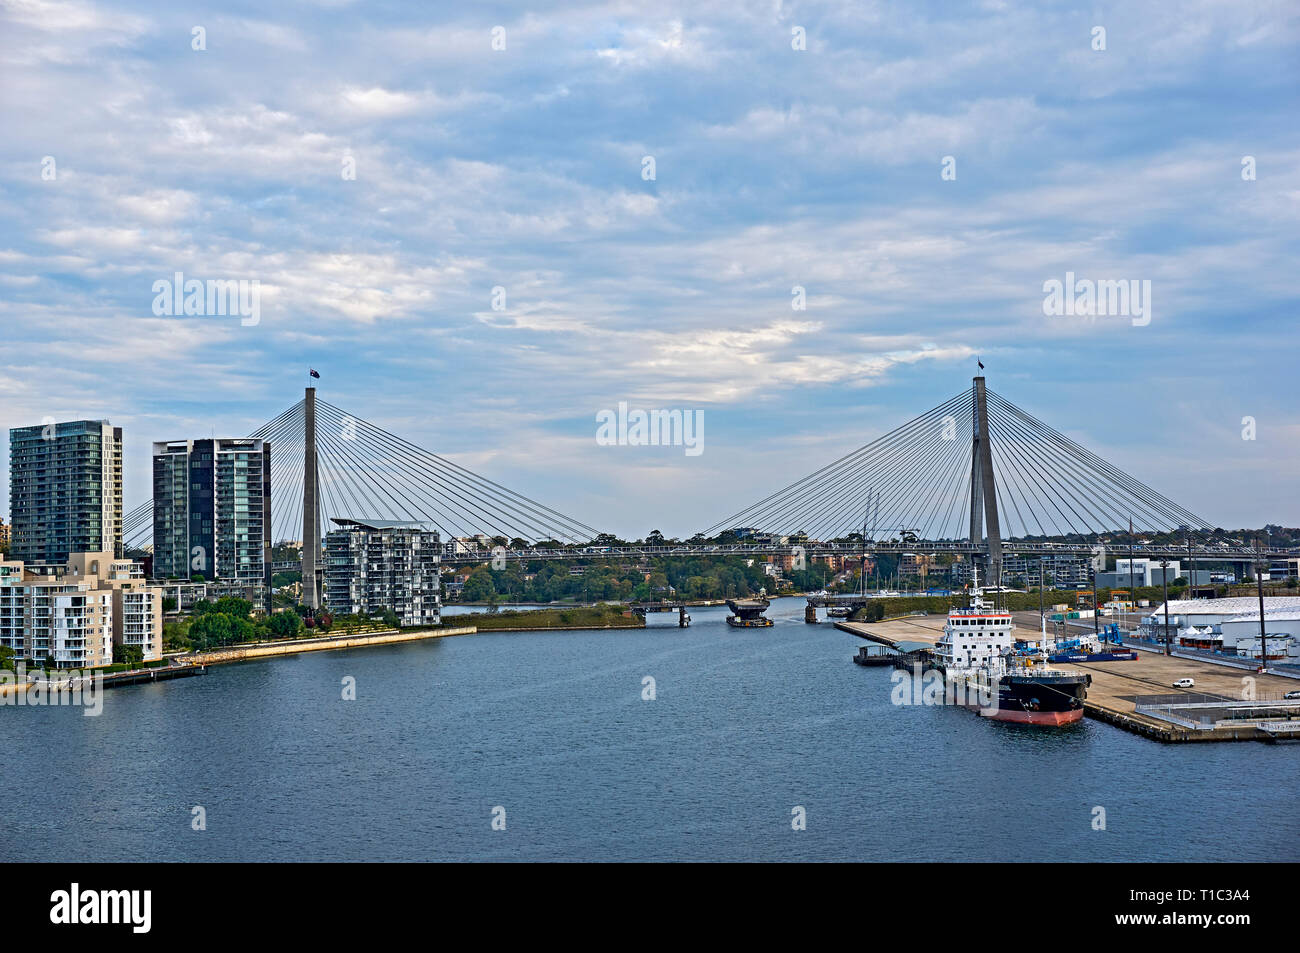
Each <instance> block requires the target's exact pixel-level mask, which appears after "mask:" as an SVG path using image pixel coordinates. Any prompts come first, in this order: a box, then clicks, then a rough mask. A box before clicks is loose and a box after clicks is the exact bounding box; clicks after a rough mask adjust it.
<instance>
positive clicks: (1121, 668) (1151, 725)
mask: <svg viewBox="0 0 1300 953" xmlns="http://www.w3.org/2000/svg"><path fill="white" fill-rule="evenodd" d="M1013 618H1014V620H1015V623H1016V627H1017V629H1019V630H1021V631H1024V632H1027V633H1036V632H1037V631H1038V613H1037V612H1016V613H1013ZM945 621H946V619H945V617H944V616H943V615H933V616H917V617H912V618H906V619H894V620H891V621H886V622H836V623H835V627H836V628H837V629H841V630H843V631H845V632H849V633H852V634H853V635H856V636H858V637H859V638H862V639H866V640H867V641H870V642H875V643H878V644H879V645H883V646H887V647H889V648H891V649H895V650H899V651H908V650H910V649H913V648H914V647H915V646H917V645H923V646H933V645H935V644H936V643H937V642H938V641H939V638H940V637H941V636H942V635H943V626H944V622H945ZM1067 667H1069V668H1074V669H1078V670H1080V671H1083V672H1087V673H1089V674H1090V675H1091V676H1092V685H1091V686H1090V687H1089V689H1088V697H1087V700H1086V701H1085V702H1084V714H1085V715H1086V716H1087V717H1089V718H1095V719H1097V720H1098V721H1104V722H1107V723H1108V724H1112V725H1115V726H1116V727H1117V728H1123V729H1124V730H1125V731H1131V732H1134V733H1135V734H1139V735H1142V736H1144V737H1146V738H1150V739H1152V740H1153V741H1160V742H1166V743H1178V742H1210V741H1266V742H1278V741H1284V740H1290V739H1300V700H1285V699H1283V697H1282V696H1283V695H1284V694H1285V693H1286V692H1289V691H1295V690H1297V689H1300V680H1297V679H1293V678H1287V677H1285V676H1281V675H1272V674H1269V675H1257V674H1255V673H1254V672H1252V671H1250V670H1248V669H1244V668H1231V667H1227V666H1224V665H1221V664H1215V663H1214V662H1211V661H1205V660H1201V659H1192V658H1180V657H1175V656H1165V655H1164V654H1163V653H1162V652H1160V651H1156V650H1151V649H1142V648H1139V649H1138V658H1137V659H1136V660H1134V661H1127V662H1125V661H1118V662H1070V663H1069V664H1068V666H1067ZM1181 678H1191V679H1194V680H1195V683H1196V684H1195V688H1194V689H1193V690H1191V691H1187V692H1180V691H1179V690H1178V689H1175V688H1173V687H1172V686H1173V683H1174V682H1175V681H1177V680H1178V679H1181ZM1247 679H1253V682H1248V681H1247ZM1248 687H1249V691H1247V689H1248ZM1246 695H1250V696H1252V697H1249V698H1248V697H1245V696H1246Z"/></svg>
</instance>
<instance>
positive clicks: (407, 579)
mask: <svg viewBox="0 0 1300 953" xmlns="http://www.w3.org/2000/svg"><path fill="white" fill-rule="evenodd" d="M333 522H334V523H335V524H336V525H337V526H338V527H339V528H338V529H336V530H333V531H332V532H330V533H329V534H328V535H327V536H326V537H325V601H326V604H327V606H328V607H329V610H330V611H331V612H334V613H338V614H343V615H353V614H360V613H364V614H366V615H371V614H374V615H378V614H379V613H381V612H383V611H384V610H385V609H392V610H393V611H394V612H396V613H397V616H398V619H400V620H401V624H402V625H409V626H418V625H437V624H438V623H439V621H441V618H442V603H441V601H440V597H439V579H438V570H439V568H440V566H441V564H442V541H441V538H440V537H439V535H438V533H437V531H436V530H433V529H431V528H430V527H429V526H428V524H425V523H420V522H402V521H397V520H359V519H342V518H338V517H335V518H334V521H333Z"/></svg>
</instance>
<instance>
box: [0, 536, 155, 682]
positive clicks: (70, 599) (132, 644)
mask: <svg viewBox="0 0 1300 953" xmlns="http://www.w3.org/2000/svg"><path fill="white" fill-rule="evenodd" d="M162 627H163V617H162V591H161V590H160V589H158V588H156V587H154V586H150V585H148V584H147V583H146V582H145V579H144V575H143V573H142V572H141V571H140V566H139V564H138V563H136V562H134V561H133V560H130V559H118V558H116V557H115V556H114V555H113V553H112V552H98V553H73V554H72V555H70V556H69V557H68V559H67V562H65V563H64V564H62V565H57V566H56V565H49V564H46V565H33V566H28V565H25V564H24V563H23V562H22V561H21V560H7V561H5V562H2V563H0V645H3V646H5V647H6V648H9V649H12V650H13V653H14V656H15V658H20V659H29V660H32V661H38V662H42V663H45V664H49V665H53V666H54V667H56V668H99V667H102V666H105V665H110V664H112V662H113V647H114V646H115V645H116V646H122V647H125V648H134V649H138V650H139V652H140V655H141V658H142V659H143V661H146V662H149V661H155V660H157V659H160V658H162Z"/></svg>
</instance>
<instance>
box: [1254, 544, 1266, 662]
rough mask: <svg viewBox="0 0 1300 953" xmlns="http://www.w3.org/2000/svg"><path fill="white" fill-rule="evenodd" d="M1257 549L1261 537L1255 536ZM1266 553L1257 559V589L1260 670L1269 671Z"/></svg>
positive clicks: (1257, 548) (1260, 554)
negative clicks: (1266, 616) (1265, 601)
mask: <svg viewBox="0 0 1300 953" xmlns="http://www.w3.org/2000/svg"><path fill="white" fill-rule="evenodd" d="M1255 549H1256V551H1258V550H1259V537H1258V536H1257V537H1255ZM1264 566H1265V562H1264V555H1263V553H1259V558H1258V559H1257V560H1255V589H1256V591H1257V592H1258V593H1259V670H1260V672H1261V673H1262V672H1266V671H1268V626H1267V625H1265V623H1264Z"/></svg>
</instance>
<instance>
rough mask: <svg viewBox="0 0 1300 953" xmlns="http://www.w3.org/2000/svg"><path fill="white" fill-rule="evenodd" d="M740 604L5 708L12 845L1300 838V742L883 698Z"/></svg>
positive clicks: (381, 847) (934, 844)
mask: <svg viewBox="0 0 1300 953" xmlns="http://www.w3.org/2000/svg"><path fill="white" fill-rule="evenodd" d="M727 612H728V610H727V608H726V607H725V606H719V607H711V608H697V609H692V610H691V615H692V617H693V620H694V621H693V624H692V625H691V627H690V628H688V629H678V628H677V625H676V615H675V614H664V615H658V616H656V615H651V616H650V626H649V628H647V629H646V630H635V631H601V632H550V633H546V632H540V633H509V634H506V633H502V634H482V635H474V636H462V637H456V638H448V639H443V640H430V641H426V642H416V643H410V644H403V645H399V646H393V647H384V648H374V649H361V650H353V651H342V652H320V653H313V654H309V655H302V656H296V657H287V658H278V659H274V660H269V661H259V662H249V663H243V664H237V665H226V666H219V667H214V668H213V669H212V670H211V671H210V672H209V674H208V676H207V677H205V678H199V679H185V680H181V681H177V682H171V683H165V684H157V685H142V686H139V687H132V688H123V689H120V690H115V691H113V692H111V693H109V694H108V696H107V697H106V698H105V700H104V710H103V714H102V715H100V716H99V717H93V718H87V717H83V715H82V712H81V711H80V710H79V709H75V708H67V707H60V708H17V707H0V736H3V739H4V743H5V758H4V763H3V769H0V823H2V824H3V828H4V830H5V831H6V833H7V835H8V836H6V837H5V838H3V840H2V841H0V860H20V859H29V860H61V861H88V860H89V861H108V860H321V861H325V860H435V861H437V860H469V859H494V860H581V859H588V860H635V859H698V860H867V861H958V860H1011V861H1031V860H1032V861H1038V860H1067V861H1086V860H1100V861H1119V860H1133V861H1139V860H1140V861H1192V860H1196V861H1206V860H1212V861H1242V860H1286V861H1295V860H1300V815H1297V813H1296V811H1295V810H1294V809H1293V808H1292V806H1291V804H1290V798H1291V797H1292V795H1293V794H1294V792H1295V790H1296V789H1297V782H1298V781H1300V750H1298V749H1297V748H1295V747H1285V746H1268V745H1261V744H1220V745H1192V744H1182V745H1160V744H1157V743H1154V742H1151V741H1147V740H1145V739H1143V738H1140V737H1138V736H1135V735H1131V734H1128V733H1125V732H1123V731H1120V730H1118V729H1116V728H1112V727H1110V726H1108V725H1105V724H1101V723H1098V722H1095V721H1091V720H1086V719H1085V720H1084V721H1083V722H1082V723H1080V724H1078V725H1074V726H1070V727H1066V728H1057V729H1035V728H1027V727H1022V726H1016V725H1008V724H1002V723H996V722H992V721H988V720H985V719H981V718H978V717H976V716H974V715H973V714H971V713H969V712H967V711H964V710H956V709H949V708H943V707H921V706H902V707H900V706H895V705H893V704H891V701H890V694H891V692H890V689H891V683H890V678H891V675H892V674H893V670H892V669H890V668H863V667H861V666H857V665H854V664H852V662H851V656H852V655H853V653H854V652H856V650H857V648H858V646H859V645H860V644H862V643H861V642H860V641H859V640H858V639H856V638H854V637H852V636H850V635H848V634H846V633H843V632H840V631H837V630H835V629H833V628H832V627H831V626H829V625H825V624H822V625H818V626H811V625H806V624H805V623H804V622H803V601H802V600H799V599H785V600H777V601H776V602H775V603H774V604H773V605H772V607H771V609H770V610H769V615H770V616H771V617H772V618H773V619H775V620H776V625H775V626H773V627H772V628H768V629H752V630H744V629H733V628H730V627H728V626H726V625H725V624H724V622H723V620H724V618H725V616H726V615H727ZM348 677H351V678H352V679H355V687H356V698H355V700H344V698H343V695H344V688H345V680H346V679H347V678H348ZM647 677H649V678H653V679H654V683H653V684H654V694H655V697H654V699H653V700H644V699H643V695H644V694H647V690H646V684H647V683H646V682H645V681H644V680H645V679H646V678H647ZM195 807H201V808H202V809H203V816H204V819H205V822H206V830H195V829H194V817H195V811H194V808H195ZM498 807H499V808H503V809H504V818H505V829H504V830H494V829H493V825H492V821H493V817H494V808H498ZM796 808H802V809H803V811H804V812H805V813H806V829H805V830H794V829H792V823H791V821H792V818H793V817H794V815H793V814H792V811H794V810H795V809H796ZM1098 809H1101V810H1103V811H1104V823H1105V829H1096V828H1097V820H1098V818H1099V817H1101V815H1100V814H1099V813H1098ZM500 813H501V812H497V816H500Z"/></svg>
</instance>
